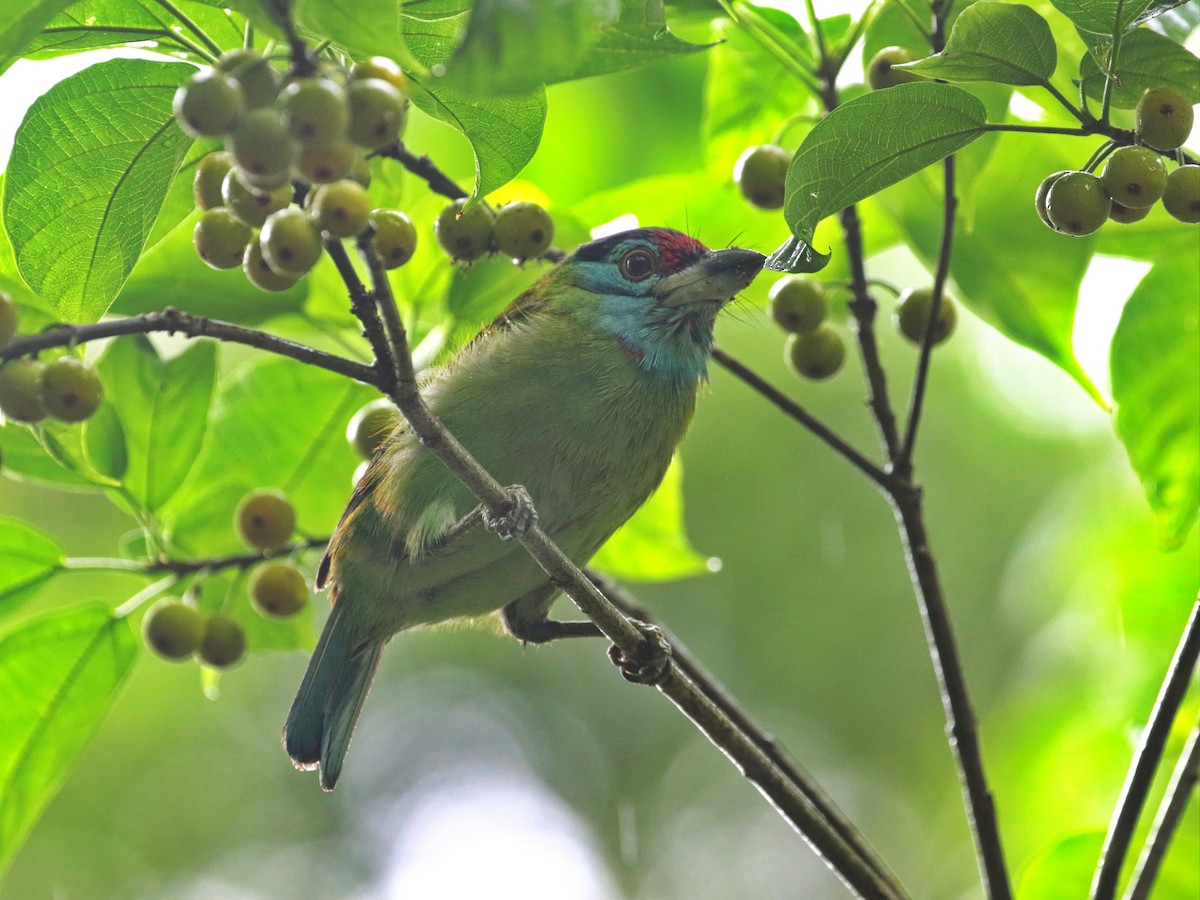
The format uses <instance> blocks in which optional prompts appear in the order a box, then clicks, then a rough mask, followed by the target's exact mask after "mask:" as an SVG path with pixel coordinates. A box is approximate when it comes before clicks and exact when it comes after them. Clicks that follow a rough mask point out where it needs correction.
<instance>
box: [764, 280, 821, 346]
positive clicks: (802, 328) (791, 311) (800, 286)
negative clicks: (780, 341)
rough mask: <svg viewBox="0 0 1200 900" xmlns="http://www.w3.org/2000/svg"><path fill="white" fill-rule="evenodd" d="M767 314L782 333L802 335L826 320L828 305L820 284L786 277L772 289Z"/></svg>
mask: <svg viewBox="0 0 1200 900" xmlns="http://www.w3.org/2000/svg"><path fill="white" fill-rule="evenodd" d="M767 311H768V312H769V313H770V314H771V318H772V319H774V320H775V324H776V325H778V326H779V327H780V328H782V329H783V330H784V331H790V332H792V333H793V334H804V333H806V332H809V331H812V330H813V329H814V328H816V327H817V326H818V325H820V324H821V323H822V322H824V321H825V316H826V315H828V313H829V304H828V302H827V301H826V300H825V289H824V288H823V287H821V283H820V282H818V281H813V280H812V279H811V278H804V277H802V276H800V275H789V276H787V277H786V278H781V279H779V280H778V281H777V282H775V284H774V285H773V286H772V287H771V296H770V300H769V302H768V305H767Z"/></svg>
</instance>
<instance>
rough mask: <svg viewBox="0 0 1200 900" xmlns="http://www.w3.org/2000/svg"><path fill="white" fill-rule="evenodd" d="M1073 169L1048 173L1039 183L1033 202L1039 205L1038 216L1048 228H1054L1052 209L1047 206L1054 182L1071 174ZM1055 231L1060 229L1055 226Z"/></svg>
mask: <svg viewBox="0 0 1200 900" xmlns="http://www.w3.org/2000/svg"><path fill="white" fill-rule="evenodd" d="M1072 171H1073V170H1072V169H1063V170H1062V171H1061V172H1055V173H1054V174H1053V175H1047V176H1046V177H1045V178H1044V179H1042V183H1041V184H1039V185H1038V189H1037V194H1035V195H1034V198H1033V203H1034V205H1035V206H1036V207H1037V214H1038V218H1040V219H1041V220H1042V222H1043V223H1044V224H1045V226H1046V227H1047V228H1054V223H1053V222H1051V221H1050V211H1049V210H1048V209H1047V208H1046V201H1047V199H1048V198H1049V196H1050V188H1051V187H1052V186H1053V185H1054V182H1056V181H1058V179H1059V178H1061V177H1062V176H1063V175H1069V174H1071V172H1072ZM1054 230H1055V231H1057V230H1058V229H1057V228H1055V229H1054Z"/></svg>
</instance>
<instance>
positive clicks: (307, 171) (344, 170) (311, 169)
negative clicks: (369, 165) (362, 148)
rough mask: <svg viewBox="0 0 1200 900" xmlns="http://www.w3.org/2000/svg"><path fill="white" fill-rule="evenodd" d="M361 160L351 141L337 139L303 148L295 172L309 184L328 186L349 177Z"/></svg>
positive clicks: (297, 159)
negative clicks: (332, 182)
mask: <svg viewBox="0 0 1200 900" xmlns="http://www.w3.org/2000/svg"><path fill="white" fill-rule="evenodd" d="M360 159H362V156H361V154H360V153H359V152H358V148H357V147H355V146H354V145H353V144H352V143H350V141H349V140H347V139H346V138H335V139H334V140H332V141H329V142H328V143H325V144H315V145H311V146H301V147H300V155H299V156H298V157H297V158H296V165H295V171H296V174H297V175H299V176H300V177H301V178H302V179H304V180H305V181H307V182H308V183H309V184H328V183H329V182H331V181H337V180H338V179H339V178H346V177H347V176H349V175H350V173H351V172H352V171H353V169H354V167H355V165H357V164H358V161H359V160H360ZM363 162H364V163H365V162H366V160H365V159H363ZM368 171H370V170H369V169H368ZM369 180H370V178H369V177H368V181H369Z"/></svg>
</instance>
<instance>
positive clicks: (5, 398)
mask: <svg viewBox="0 0 1200 900" xmlns="http://www.w3.org/2000/svg"><path fill="white" fill-rule="evenodd" d="M45 368H46V366H45V364H44V363H41V362H39V361H38V360H36V359H12V360H9V361H8V362H6V363H4V365H2V366H0V412H2V413H4V418H6V419H9V420H11V421H13V422H38V421H41V420H42V419H44V418H46V410H45V408H44V407H43V406H42V401H41V400H40V399H39V397H38V385H39V384H40V383H41V380H42V371H43V370H44V369H45Z"/></svg>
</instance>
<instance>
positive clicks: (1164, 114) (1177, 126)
mask: <svg viewBox="0 0 1200 900" xmlns="http://www.w3.org/2000/svg"><path fill="white" fill-rule="evenodd" d="M1195 118H1196V113H1195V111H1194V110H1193V109H1192V104H1191V103H1189V102H1188V98H1187V97H1185V96H1184V95H1183V94H1182V93H1180V92H1179V91H1177V90H1175V88H1170V87H1161V88H1154V89H1153V90H1149V91H1146V93H1145V94H1143V95H1142V99H1141V100H1139V101H1138V105H1137V109H1136V110H1134V122H1135V125H1134V129H1135V130H1136V131H1137V133H1138V137H1140V138H1141V139H1142V140H1143V141H1144V142H1145V143H1147V144H1149V145H1150V146H1151V147H1153V148H1154V149H1155V150H1174V149H1175V148H1176V147H1182V146H1183V142H1184V141H1186V140H1187V139H1188V135H1189V134H1191V133H1192V123H1193V122H1194V121H1195Z"/></svg>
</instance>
